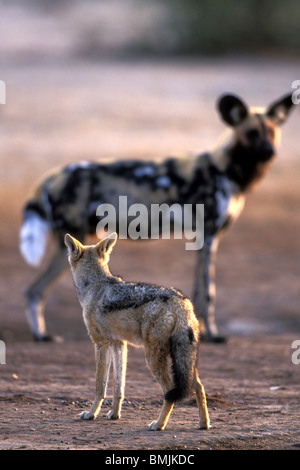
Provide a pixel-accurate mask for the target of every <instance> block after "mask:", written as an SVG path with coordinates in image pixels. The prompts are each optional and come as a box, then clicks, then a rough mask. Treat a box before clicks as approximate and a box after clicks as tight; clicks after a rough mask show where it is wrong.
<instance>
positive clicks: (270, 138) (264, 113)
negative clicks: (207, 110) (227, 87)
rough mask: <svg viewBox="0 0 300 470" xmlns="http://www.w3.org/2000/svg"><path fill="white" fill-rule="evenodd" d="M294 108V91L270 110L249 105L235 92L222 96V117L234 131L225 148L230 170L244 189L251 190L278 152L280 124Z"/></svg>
mask: <svg viewBox="0 0 300 470" xmlns="http://www.w3.org/2000/svg"><path fill="white" fill-rule="evenodd" d="M292 107H293V102H292V95H291V94H289V95H286V96H284V97H283V98H281V99H279V100H278V101H276V102H274V103H272V104H271V105H270V106H269V107H268V108H266V109H254V108H253V109H252V108H249V107H248V106H247V105H246V104H245V103H244V102H243V101H242V100H241V99H240V98H238V97H237V96H234V95H224V96H222V97H221V98H220V99H219V101H218V110H219V112H220V114H221V117H222V119H223V120H224V121H225V122H226V123H227V124H229V126H230V127H231V128H232V130H233V133H232V138H231V140H230V142H229V144H228V145H227V147H226V148H225V156H226V170H227V173H228V176H229V177H230V178H231V179H233V180H234V181H235V182H236V183H238V184H239V185H240V187H241V188H242V189H247V188H248V187H249V186H251V185H252V183H254V182H256V181H257V180H258V179H259V178H260V177H261V176H263V174H264V173H265V170H266V168H267V167H268V165H269V162H270V161H271V160H272V159H273V158H274V156H275V155H276V150H277V147H278V144H279V141H280V126H281V124H283V123H284V122H285V120H286V119H287V116H288V114H289V112H290V110H291V109H292Z"/></svg>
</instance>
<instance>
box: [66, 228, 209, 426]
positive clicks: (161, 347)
mask: <svg viewBox="0 0 300 470" xmlns="http://www.w3.org/2000/svg"><path fill="white" fill-rule="evenodd" d="M116 239H117V235H116V234H112V235H110V236H109V237H107V238H105V239H104V240H101V241H100V242H99V243H98V244H96V245H90V246H84V245H82V244H81V243H80V242H79V241H77V240H76V239H75V238H73V237H71V236H70V235H68V234H67V235H66V236H65V243H66V245H67V247H68V254H69V262H70V266H71V271H72V274H73V280H74V285H75V289H76V291H77V295H78V299H79V302H80V304H81V306H82V308H83V318H84V322H85V324H86V327H87V329H88V332H89V335H90V337H91V339H92V341H93V343H94V346H95V358H96V396H95V400H94V403H93V405H92V407H91V410H90V411H88V412H83V413H82V415H81V417H82V418H83V419H94V418H96V416H97V415H98V413H99V411H100V408H101V405H102V401H103V399H104V397H105V393H106V386H107V381H108V374H109V368H110V361H111V357H112V359H113V367H114V392H113V404H112V409H111V411H110V412H109V413H108V418H109V419H117V418H119V417H120V411H121V405H122V400H123V398H124V386H125V372H126V363H127V342H128V343H131V344H135V345H142V346H144V350H145V355H146V361H147V364H148V366H149V368H150V370H151V372H152V374H153V377H154V378H155V379H156V380H157V381H158V382H159V384H160V385H161V387H162V390H163V393H164V403H163V407H162V410H161V413H160V415H159V418H158V420H157V421H153V422H152V423H151V424H150V429H151V430H160V429H164V428H165V426H166V424H167V421H168V418H169V416H170V413H171V411H172V408H173V405H174V402H175V401H176V400H179V399H181V398H183V397H184V396H186V394H187V393H188V392H189V391H192V390H194V391H195V393H196V400H197V404H198V408H199V415H200V427H201V428H208V427H209V417H208V412H207V407H206V397H205V391H204V388H203V385H202V384H201V382H200V379H199V377H198V372H197V369H196V361H197V355H198V342H199V323H198V320H197V318H196V316H195V314H194V309H193V305H192V303H191V302H190V300H188V299H187V298H185V297H184V296H183V295H182V293H181V292H179V291H177V290H176V289H173V288H171V289H166V288H163V287H158V286H153V285H150V284H143V283H132V282H125V281H123V279H121V278H120V277H116V276H113V275H112V274H111V272H110V270H109V267H108V261H109V255H110V253H111V250H112V248H113V246H114V244H115V243H116ZM170 356H171V359H172V370H173V379H172V378H171V375H170V372H169V367H168V357H170Z"/></svg>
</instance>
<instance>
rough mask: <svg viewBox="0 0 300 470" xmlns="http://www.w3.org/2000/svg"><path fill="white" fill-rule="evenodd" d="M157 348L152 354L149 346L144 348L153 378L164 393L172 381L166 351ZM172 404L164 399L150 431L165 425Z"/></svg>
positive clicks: (171, 384) (150, 426) (162, 427)
mask: <svg viewBox="0 0 300 470" xmlns="http://www.w3.org/2000/svg"><path fill="white" fill-rule="evenodd" d="M157 350H158V352H157V353H156V354H153V353H152V352H151V350H150V348H147V349H146V348H145V353H146V360H147V364H148V366H149V369H150V371H151V373H152V375H153V377H154V379H155V380H157V382H158V383H159V384H160V386H161V388H162V391H163V393H164V395H165V394H166V393H167V392H168V391H169V390H171V389H172V388H173V381H172V379H171V377H170V373H169V369H168V363H167V357H168V352H167V351H165V350H160V349H159V347H158V348H157ZM173 406H174V403H172V402H170V401H168V400H164V402H163V406H162V409H161V412H160V414H159V417H158V420H157V421H153V422H152V423H151V424H150V425H149V430H150V431H161V430H163V429H164V428H165V427H166V425H167V422H168V419H169V417H170V414H171V412H172V409H173Z"/></svg>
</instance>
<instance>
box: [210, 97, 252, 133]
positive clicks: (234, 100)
mask: <svg viewBox="0 0 300 470" xmlns="http://www.w3.org/2000/svg"><path fill="white" fill-rule="evenodd" d="M217 107H218V110H219V112H220V114H221V116H222V119H223V121H225V122H226V123H227V124H229V125H230V126H237V125H238V124H240V123H241V122H243V121H244V119H246V117H247V116H248V107H247V105H246V104H245V103H243V101H241V100H240V98H238V97H237V96H234V95H223V96H221V97H220V98H219V100H218V103H217Z"/></svg>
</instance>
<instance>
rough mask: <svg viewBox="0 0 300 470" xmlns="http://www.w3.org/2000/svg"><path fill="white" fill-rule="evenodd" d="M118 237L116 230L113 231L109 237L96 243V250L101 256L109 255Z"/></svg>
mask: <svg viewBox="0 0 300 470" xmlns="http://www.w3.org/2000/svg"><path fill="white" fill-rule="evenodd" d="M117 239H118V235H117V234H116V232H113V233H111V234H110V235H109V236H108V237H106V238H104V239H103V240H101V241H100V242H99V243H98V244H97V245H96V250H97V252H98V254H99V256H105V255H106V256H109V255H110V254H111V252H112V249H113V247H114V246H115V244H116V242H117Z"/></svg>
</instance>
